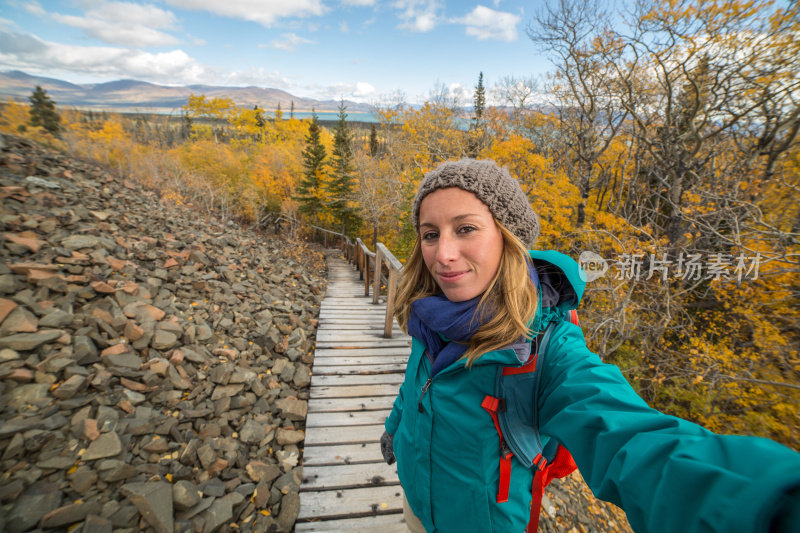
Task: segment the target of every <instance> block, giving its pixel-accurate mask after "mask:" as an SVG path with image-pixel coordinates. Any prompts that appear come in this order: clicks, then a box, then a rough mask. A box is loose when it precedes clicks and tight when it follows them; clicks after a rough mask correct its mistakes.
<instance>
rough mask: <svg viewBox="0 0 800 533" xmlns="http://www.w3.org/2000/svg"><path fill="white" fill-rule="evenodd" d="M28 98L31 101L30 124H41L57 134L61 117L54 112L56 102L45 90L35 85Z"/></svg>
mask: <svg viewBox="0 0 800 533" xmlns="http://www.w3.org/2000/svg"><path fill="white" fill-rule="evenodd" d="M28 100H30V102H31V109H30V115H31V126H41V127H42V128H44V129H45V130H47V131H49V132H50V133H51V134H53V135H58V132H59V131H60V130H61V126H60V125H59V122H60V121H61V117H59V116H58V113H56V104H55V102H53V100H52V99H51V98H50V97H49V96H47V92H46V91H45V90H44V89H42V88H41V86H39V85H37V86H36V89H35V90H34V91H33V94H31V96H30V97H29V98H28Z"/></svg>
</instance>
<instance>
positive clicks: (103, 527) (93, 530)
mask: <svg viewBox="0 0 800 533" xmlns="http://www.w3.org/2000/svg"><path fill="white" fill-rule="evenodd" d="M113 529H114V526H113V525H112V524H111V520H107V519H105V518H103V517H101V516H95V515H89V516H87V517H86V521H85V522H84V523H83V529H81V533H112V531H113Z"/></svg>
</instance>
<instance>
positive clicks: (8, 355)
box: [0, 348, 20, 363]
mask: <svg viewBox="0 0 800 533" xmlns="http://www.w3.org/2000/svg"><path fill="white" fill-rule="evenodd" d="M19 358H20V357H19V354H18V353H17V352H15V351H14V350H10V349H8V348H3V349H2V350H0V363H7V362H9V361H17V360H18V359H19Z"/></svg>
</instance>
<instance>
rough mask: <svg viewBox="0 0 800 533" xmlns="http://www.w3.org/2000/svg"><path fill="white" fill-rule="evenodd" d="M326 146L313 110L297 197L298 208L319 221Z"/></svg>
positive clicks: (296, 192) (317, 118)
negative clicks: (322, 140)
mask: <svg viewBox="0 0 800 533" xmlns="http://www.w3.org/2000/svg"><path fill="white" fill-rule="evenodd" d="M326 156H327V153H326V151H325V146H323V144H322V142H321V140H320V126H319V117H317V113H316V111H315V110H314V109H313V108H312V110H311V124H309V126H308V135H306V147H305V148H304V149H303V168H304V169H305V170H304V171H303V177H302V178H301V179H300V184H299V185H298V186H297V190H296V191H295V199H296V200H297V201H298V202H299V204H300V205H299V206H298V209H299V210H300V212H301V213H303V214H305V215H307V216H309V217H311V219H312V220H314V221H315V222H317V221H318V220H319V213H320V211H321V210H322V199H321V196H322V195H321V194H320V193H321V190H320V187H321V185H322V176H323V173H324V164H325V157H326Z"/></svg>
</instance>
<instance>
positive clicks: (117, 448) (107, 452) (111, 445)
mask: <svg viewBox="0 0 800 533" xmlns="http://www.w3.org/2000/svg"><path fill="white" fill-rule="evenodd" d="M120 452H122V442H121V441H120V440H119V435H117V434H116V432H114V431H111V432H109V433H103V434H101V435H100V436H99V437H97V438H96V439H95V440H94V441H92V443H91V444H90V445H89V448H88V449H87V450H86V452H85V453H84V454H83V458H82V459H83V460H84V461H94V460H96V459H104V458H106V457H114V456H116V455H119V454H120Z"/></svg>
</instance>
